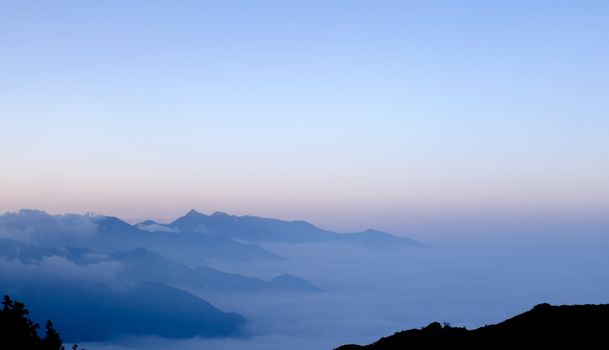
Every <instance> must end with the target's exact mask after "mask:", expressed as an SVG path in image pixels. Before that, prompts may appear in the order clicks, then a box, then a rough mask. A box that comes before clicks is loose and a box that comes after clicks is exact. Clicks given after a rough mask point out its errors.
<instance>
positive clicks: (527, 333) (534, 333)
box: [336, 304, 609, 350]
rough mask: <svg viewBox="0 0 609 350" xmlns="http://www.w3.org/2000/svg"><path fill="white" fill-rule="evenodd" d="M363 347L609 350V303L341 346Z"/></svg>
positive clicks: (540, 310)
mask: <svg viewBox="0 0 609 350" xmlns="http://www.w3.org/2000/svg"><path fill="white" fill-rule="evenodd" d="M357 349H366V350H389V349H391V350H398V349H413V350H425V349H457V350H466V349H467V350H478V349H480V350H482V349H484V350H488V349H504V350H512V349H513V350H527V349H531V350H533V349H535V350H540V349H542V350H543V349H586V350H589V349H609V305H608V304H605V305H572V306H571V305H568V306H552V305H549V304H540V305H537V306H535V307H534V308H533V309H532V310H530V311H527V312H525V313H522V314H520V315H518V316H515V317H513V318H511V319H508V320H506V321H503V322H501V323H498V324H494V325H488V326H484V327H480V328H478V329H474V330H467V329H465V328H459V327H451V326H450V325H447V324H444V325H441V324H440V323H437V322H434V323H431V324H429V325H428V326H427V327H424V328H421V329H411V330H408V331H403V332H398V333H395V334H394V335H392V336H389V337H386V338H381V339H380V340H378V341H377V342H375V343H372V344H369V345H365V346H360V345H353V344H352V345H343V346H341V347H339V348H337V349H336V350H357Z"/></svg>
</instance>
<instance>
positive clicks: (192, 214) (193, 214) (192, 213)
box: [185, 209, 201, 216]
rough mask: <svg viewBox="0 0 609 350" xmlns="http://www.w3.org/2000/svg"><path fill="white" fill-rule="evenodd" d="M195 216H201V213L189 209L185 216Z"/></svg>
mask: <svg viewBox="0 0 609 350" xmlns="http://www.w3.org/2000/svg"><path fill="white" fill-rule="evenodd" d="M195 215H201V213H199V212H198V211H196V210H194V209H190V210H189V211H188V213H186V215H185V216H195Z"/></svg>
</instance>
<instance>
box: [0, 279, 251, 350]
mask: <svg viewBox="0 0 609 350" xmlns="http://www.w3.org/2000/svg"><path fill="white" fill-rule="evenodd" d="M0 293H6V294H10V295H11V296H13V297H14V298H16V299H18V300H21V301H23V302H25V303H26V304H27V305H28V306H29V307H31V310H33V312H32V315H31V316H32V318H33V319H35V320H37V321H39V322H44V321H46V320H47V319H52V320H53V322H54V324H55V326H56V328H57V329H58V330H59V331H60V332H61V335H62V337H63V338H64V340H66V341H70V342H74V341H78V342H82V341H95V340H108V339H112V338H113V337H117V336H124V335H156V336H161V337H170V338H189V337H193V336H202V337H224V336H238V335H240V334H241V326H242V325H243V324H244V322H245V319H244V318H243V317H242V316H240V315H238V314H236V313H225V312H222V311H220V310H218V309H217V308H215V307H214V306H212V305H211V304H210V303H208V302H206V301H204V300H202V299H200V298H197V297H195V296H193V295H192V294H189V293H187V292H184V291H181V290H179V289H176V288H174V287H171V286H168V285H164V284H159V283H137V284H129V285H119V286H107V285H98V284H88V283H84V284H83V283H80V282H77V281H71V280H55V279H52V278H48V279H35V280H31V279H30V280H19V281H14V280H12V281H7V280H5V279H4V278H2V277H0Z"/></svg>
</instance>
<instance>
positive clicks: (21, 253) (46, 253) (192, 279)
mask: <svg viewBox="0 0 609 350" xmlns="http://www.w3.org/2000/svg"><path fill="white" fill-rule="evenodd" d="M50 257H61V258H65V259H66V260H67V261H70V262H72V263H74V264H76V265H81V266H87V265H90V264H97V263H100V262H106V263H109V262H117V263H120V269H119V270H117V272H118V274H119V276H117V277H120V278H121V279H122V280H124V281H132V282H156V283H167V284H169V285H173V286H176V287H185V288H189V289H190V288H192V289H197V290H207V291H241V292H257V291H262V290H270V291H298V290H300V291H319V289H318V288H317V287H315V286H313V285H312V284H311V283H310V282H308V281H306V280H304V279H302V278H299V277H296V276H292V275H281V276H277V277H276V278H274V279H272V280H271V281H264V280H261V279H258V278H253V277H247V276H243V275H239V274H233V273H227V272H223V271H220V270H217V269H214V268H212V267H209V266H205V265H201V266H198V267H195V268H191V267H188V266H186V265H183V264H180V263H178V262H176V261H173V260H171V259H169V258H166V257H164V256H163V255H161V254H158V253H155V252H151V251H149V250H147V249H145V248H137V249H135V250H130V251H120V252H114V253H109V254H101V253H96V252H93V251H91V250H88V249H84V248H72V247H58V248H41V247H37V246H34V245H31V244H26V243H23V242H18V241H15V240H10V239H6V238H0V259H5V260H7V261H11V260H16V261H19V262H21V263H24V264H40V263H42V262H43V258H50Z"/></svg>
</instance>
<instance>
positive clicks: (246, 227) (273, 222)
mask: <svg viewBox="0 0 609 350" xmlns="http://www.w3.org/2000/svg"><path fill="white" fill-rule="evenodd" d="M167 226H168V227H171V228H174V229H177V230H179V231H180V232H200V233H216V234H219V235H222V236H225V237H229V238H232V239H236V240H239V241H242V242H247V243H252V244H260V243H267V242H278V243H309V242H328V241H342V242H351V243H359V244H366V245H374V246H393V247H400V246H402V247H404V246H418V245H420V244H419V243H417V242H416V241H414V240H412V239H409V238H405V237H398V236H394V235H391V234H388V233H384V232H380V231H376V230H367V231H364V232H358V233H336V232H332V231H328V230H324V229H321V228H319V227H317V226H314V225H312V224H310V223H308V222H305V221H283V220H277V219H268V218H260V217H256V216H235V215H229V214H226V213H222V212H215V213H213V214H211V215H206V214H203V213H200V212H197V211H196V210H194V209H193V210H190V211H189V212H188V213H187V214H186V215H184V216H182V217H180V218H178V219H176V220H175V221H173V222H172V223H170V224H169V225H167Z"/></svg>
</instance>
